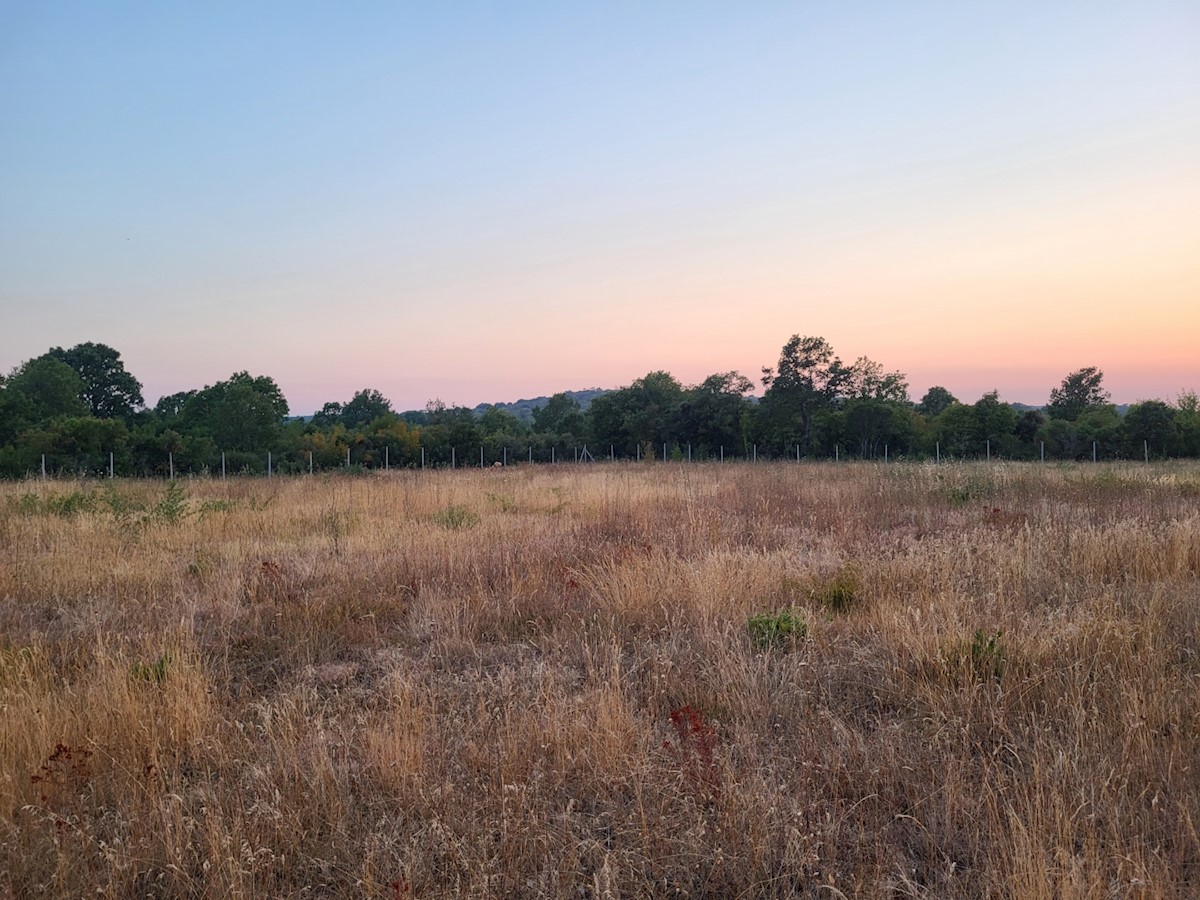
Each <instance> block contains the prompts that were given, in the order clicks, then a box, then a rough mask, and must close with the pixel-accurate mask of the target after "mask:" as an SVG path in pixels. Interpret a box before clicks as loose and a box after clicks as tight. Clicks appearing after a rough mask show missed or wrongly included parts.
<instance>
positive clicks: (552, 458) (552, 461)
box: [550, 446, 554, 465]
mask: <svg viewBox="0 0 1200 900" xmlns="http://www.w3.org/2000/svg"><path fill="white" fill-rule="evenodd" d="M550 465H554V447H553V446H552V447H551V448H550Z"/></svg>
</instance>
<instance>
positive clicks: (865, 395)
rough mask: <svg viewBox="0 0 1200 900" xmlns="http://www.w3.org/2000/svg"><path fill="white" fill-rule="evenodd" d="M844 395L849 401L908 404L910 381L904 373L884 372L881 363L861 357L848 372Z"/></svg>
mask: <svg viewBox="0 0 1200 900" xmlns="http://www.w3.org/2000/svg"><path fill="white" fill-rule="evenodd" d="M843 393H844V395H845V396H846V398H847V399H852V400H886V401H889V402H892V403H907V402H908V381H907V380H906V379H905V377H904V373H903V372H884V371H883V366H881V365H880V364H879V363H877V362H875V361H874V360H872V359H868V358H867V357H865V356H860V357H859V358H858V359H856V360H855V361H854V365H852V366H851V367H850V368H849V369H847V370H846V384H845V388H844V390H843Z"/></svg>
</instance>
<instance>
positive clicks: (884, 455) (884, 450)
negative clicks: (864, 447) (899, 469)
mask: <svg viewBox="0 0 1200 900" xmlns="http://www.w3.org/2000/svg"><path fill="white" fill-rule="evenodd" d="M883 461H884V462H887V461H888V445H887V444H884V445H883Z"/></svg>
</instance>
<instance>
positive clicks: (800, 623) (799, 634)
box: [746, 609, 808, 650]
mask: <svg viewBox="0 0 1200 900" xmlns="http://www.w3.org/2000/svg"><path fill="white" fill-rule="evenodd" d="M746 624H747V628H748V629H749V631H750V642H751V643H752V644H754V646H755V648H756V649H758V650H772V649H775V648H782V647H789V646H793V645H794V644H795V643H796V642H797V641H800V640H803V638H804V636H805V635H806V634H808V624H807V623H806V622H805V621H804V620H803V619H802V618H800V617H799V616H798V615H796V613H795V611H793V610H790V609H784V610H780V611H779V612H775V613H760V614H759V615H757V616H751V617H750V620H749V621H748V622H747V623H746Z"/></svg>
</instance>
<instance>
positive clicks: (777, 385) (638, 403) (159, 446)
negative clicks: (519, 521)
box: [0, 335, 1200, 478]
mask: <svg viewBox="0 0 1200 900" xmlns="http://www.w3.org/2000/svg"><path fill="white" fill-rule="evenodd" d="M1103 377H1104V376H1103V373H1102V372H1101V371H1100V370H1099V369H1096V368H1085V369H1080V370H1078V371H1076V372H1072V373H1070V374H1068V375H1067V376H1066V377H1064V378H1063V381H1062V383H1061V384H1060V385H1059V386H1058V387H1055V388H1053V389H1052V390H1051V391H1050V398H1049V402H1048V403H1047V404H1046V405H1045V406H1043V407H1040V408H1038V407H1028V406H1023V405H1020V404H1009V403H1005V402H1004V401H1002V400H1001V399H1000V397H999V396H998V395H997V393H996V392H995V391H993V392H991V393H989V394H985V395H984V396H983V397H982V398H980V399H979V400H978V401H977V402H975V403H973V404H968V403H961V402H959V401H958V400H957V399H956V398H955V397H954V396H953V395H952V394H951V393H950V392H949V391H948V390H946V389H945V388H943V387H933V388H930V389H929V390H928V391H927V392H926V393H925V396H923V397H922V398H921V399H920V400H919V401H917V402H913V401H912V400H911V399H910V398H909V396H908V383H907V380H906V377H905V376H904V374H903V373H901V372H886V371H884V369H883V367H882V366H881V365H879V364H878V363H876V362H874V361H872V360H870V359H868V358H866V357H865V356H864V357H859V358H858V359H857V360H856V361H855V362H854V363H852V364H847V363H844V362H842V360H841V359H840V358H839V357H838V356H837V355H836V354H835V353H834V351H833V348H832V347H831V346H830V345H829V343H828V342H827V341H826V340H825V339H824V338H820V337H801V336H799V335H796V336H794V337H792V338H791V339H790V340H789V341H788V342H787V343H786V344H784V346H783V349H782V350H781V352H780V356H779V360H778V362H776V364H775V365H774V366H770V367H764V368H763V370H762V375H761V379H760V383H761V386H762V387H763V388H764V392H763V394H762V396H761V398H755V397H752V396H751V391H752V390H753V389H754V387H755V385H754V383H753V382H751V381H750V379H749V378H747V377H745V376H744V375H742V374H740V373H738V372H719V373H716V374H714V375H710V376H709V377H708V378H706V379H704V381H702V382H701V383H700V384H696V385H691V386H685V385H682V384H680V382H679V381H678V380H676V379H675V378H674V377H673V376H672V375H671V374H669V373H668V372H664V371H657V372H650V373H649V374H647V375H645V376H644V377H642V378H639V379H637V380H636V381H634V382H633V383H632V384H629V385H627V386H625V387H622V388H618V389H616V390H609V391H604V390H599V389H595V390H589V391H577V392H564V393H560V394H555V395H554V396H552V397H549V398H538V399H536V400H521V401H518V402H517V403H512V404H496V405H484V406H480V407H476V408H475V409H467V408H465V407H458V406H446V405H445V404H443V403H442V402H440V401H438V400H432V401H430V402H429V403H428V404H427V405H426V407H425V409H423V410H416V411H410V412H404V413H397V412H395V411H393V410H392V405H391V402H390V401H389V400H388V399H387V398H386V397H384V396H383V395H382V394H381V393H380V392H379V391H377V390H373V389H370V388H367V389H364V390H361V391H358V392H357V393H356V394H355V395H354V396H353V397H351V398H350V399H349V400H347V401H346V402H345V403H339V402H330V403H326V404H325V405H324V406H323V407H322V408H321V409H320V410H319V411H318V412H317V413H316V414H314V415H313V416H311V417H307V418H289V417H288V406H287V402H286V400H285V399H284V397H283V394H282V392H281V391H280V390H279V386H278V385H277V384H276V383H275V381H274V380H273V379H272V378H270V377H267V376H253V375H250V374H249V373H247V372H237V373H234V374H233V375H231V376H230V377H229V378H228V379H226V380H225V381H218V382H217V383H216V384H212V385H207V386H205V387H203V388H199V389H197V390H191V391H184V392H181V393H178V394H172V395H170V396H166V397H163V398H162V399H160V400H159V401H158V403H156V404H155V405H154V406H153V407H152V408H150V407H146V406H145V403H144V400H143V398H142V386H141V383H140V382H139V381H138V380H137V379H136V378H134V377H133V375H131V374H130V373H129V372H127V371H126V370H125V366H124V364H123V363H122V362H121V355H120V354H119V353H118V352H117V351H116V350H114V349H113V348H111V347H108V346H105V345H104V344H94V343H85V344H79V345H77V346H75V347H72V348H70V349H69V350H64V349H62V348H61V347H55V348H52V349H51V350H49V351H48V352H46V353H44V354H42V355H41V356H39V357H36V358H34V359H30V360H28V361H26V362H24V363H22V364H21V365H19V366H17V368H16V369H14V370H13V371H12V372H11V373H10V374H8V375H7V376H0V476H3V477H9V478H20V477H24V476H27V475H29V474H33V473H37V472H40V471H42V469H43V465H44V466H45V471H47V472H48V473H55V474H75V473H81V474H102V473H107V472H110V471H111V472H114V473H116V474H121V475H133V476H156V475H165V474H167V473H169V472H173V473H176V474H188V473H193V474H203V473H210V474H216V473H220V472H222V471H225V472H228V473H230V474H233V473H239V472H245V473H250V474H256V473H262V472H265V471H267V470H268V467H270V469H271V470H272V471H274V472H280V473H285V472H302V471H308V470H309V469H310V468H311V469H312V470H314V471H316V470H324V469H338V468H347V467H350V468H383V467H403V466H409V467H416V466H430V467H433V466H450V465H492V464H494V463H496V462H514V461H525V460H533V461H551V460H564V459H576V458H581V459H590V458H595V459H605V458H609V457H612V458H616V459H657V458H662V457H663V456H664V454H665V455H666V456H667V457H669V458H678V459H694V460H705V459H735V458H755V459H772V458H835V457H836V458H842V459H878V458H883V457H884V456H887V457H888V458H891V459H896V458H901V457H907V458H934V457H940V458H946V459H969V458H980V457H985V456H987V457H993V458H1006V459H1041V458H1046V459H1091V458H1093V456H1095V458H1097V459H1121V458H1127V459H1144V458H1154V459H1161V458H1166V457H1181V456H1186V457H1197V456H1200V400H1198V398H1197V395H1196V393H1195V392H1194V391H1185V392H1184V393H1182V394H1181V395H1180V396H1179V397H1178V399H1177V401H1176V402H1175V403H1174V404H1171V403H1166V402H1163V401H1160V400H1147V401H1145V402H1142V403H1135V404H1132V405H1131V406H1129V407H1128V408H1127V409H1126V410H1125V411H1124V412H1123V413H1122V411H1121V410H1119V409H1118V408H1117V407H1116V406H1114V405H1113V404H1111V403H1109V394H1108V392H1107V391H1106V390H1105V389H1104V387H1103ZM585 448H586V450H585Z"/></svg>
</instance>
